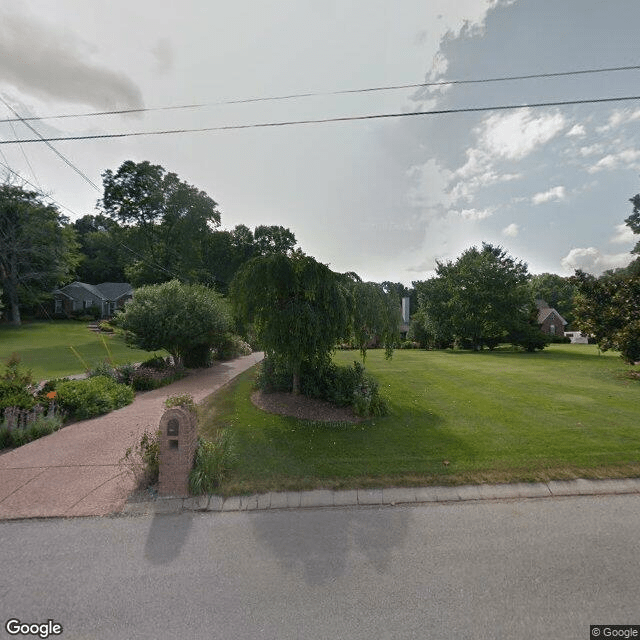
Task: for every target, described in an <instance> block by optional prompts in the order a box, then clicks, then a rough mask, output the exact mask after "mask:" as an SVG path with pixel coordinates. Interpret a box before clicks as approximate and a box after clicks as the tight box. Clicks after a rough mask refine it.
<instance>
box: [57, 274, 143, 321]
mask: <svg viewBox="0 0 640 640" xmlns="http://www.w3.org/2000/svg"><path fill="white" fill-rule="evenodd" d="M132 297H133V288H132V286H131V285H130V284H129V283H127V282H103V283H102V284H87V283H85V282H72V283H71V284H68V285H66V286H65V287H62V288H60V289H56V290H55V291H54V292H53V304H54V313H55V314H56V315H65V316H67V317H70V316H71V314H72V313H73V312H76V311H83V310H85V309H90V308H91V307H98V309H100V317H101V318H110V317H111V316H112V315H113V314H114V313H115V312H116V311H117V310H118V309H122V307H124V305H125V303H126V302H127V301H129V300H131V298H132Z"/></svg>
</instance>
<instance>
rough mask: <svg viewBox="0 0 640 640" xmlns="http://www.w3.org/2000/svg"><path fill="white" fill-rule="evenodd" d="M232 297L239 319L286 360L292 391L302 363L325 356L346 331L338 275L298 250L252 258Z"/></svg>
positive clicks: (345, 301) (344, 297)
mask: <svg viewBox="0 0 640 640" xmlns="http://www.w3.org/2000/svg"><path fill="white" fill-rule="evenodd" d="M230 296H231V299H232V301H233V303H234V306H235V310H236V313H237V314H238V317H239V318H240V320H241V321H242V322H244V323H247V324H249V323H253V324H254V326H255V329H256V333H257V336H258V340H259V341H260V344H261V345H262V347H263V348H264V349H265V351H266V352H267V353H270V354H277V355H278V356H279V357H281V358H282V359H283V360H284V361H286V362H287V364H288V366H289V367H290V369H291V371H292V388H293V389H294V392H296V393H297V392H298V391H299V388H300V387H299V377H300V370H301V367H302V364H303V362H306V363H310V364H312V363H315V362H320V361H323V360H324V359H325V358H326V357H327V355H328V353H329V352H330V351H331V350H332V349H333V348H334V346H335V345H336V343H337V342H338V341H339V340H340V339H341V338H345V337H347V336H348V333H349V329H350V326H349V306H348V294H347V291H346V289H345V286H344V285H343V283H342V282H341V279H340V278H339V277H338V276H337V275H336V274H335V273H333V272H332V271H331V270H330V269H329V268H328V267H326V266H325V265H323V264H320V263H319V262H316V261H315V260H314V259H313V258H311V257H309V256H305V255H303V254H301V253H297V254H294V255H291V256H286V255H283V254H271V255H267V256H261V257H258V258H253V259H252V260H250V261H249V262H247V263H246V264H244V265H243V266H242V267H241V268H240V270H239V271H238V273H237V274H236V276H235V278H234V280H233V282H232V283H231V287H230Z"/></svg>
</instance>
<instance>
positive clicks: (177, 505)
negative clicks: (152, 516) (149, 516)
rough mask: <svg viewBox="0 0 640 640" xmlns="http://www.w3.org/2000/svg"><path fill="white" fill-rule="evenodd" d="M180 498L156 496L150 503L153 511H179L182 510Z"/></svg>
mask: <svg viewBox="0 0 640 640" xmlns="http://www.w3.org/2000/svg"><path fill="white" fill-rule="evenodd" d="M182 502H183V499H182V498H158V499H157V500H155V501H154V502H152V503H151V504H152V505H153V513H179V512H180V511H182Z"/></svg>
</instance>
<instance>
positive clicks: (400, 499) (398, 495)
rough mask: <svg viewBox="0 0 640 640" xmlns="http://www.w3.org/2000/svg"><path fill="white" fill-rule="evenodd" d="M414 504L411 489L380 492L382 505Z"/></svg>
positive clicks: (413, 492)
mask: <svg viewBox="0 0 640 640" xmlns="http://www.w3.org/2000/svg"><path fill="white" fill-rule="evenodd" d="M414 502H416V490H415V489H414V488H413V487H391V488H389V489H383V490H382V504H407V503H409V504H412V503H414Z"/></svg>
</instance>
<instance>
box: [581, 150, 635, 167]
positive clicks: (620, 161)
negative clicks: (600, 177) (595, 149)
mask: <svg viewBox="0 0 640 640" xmlns="http://www.w3.org/2000/svg"><path fill="white" fill-rule="evenodd" d="M638 160H640V151H638V150H636V149H625V150H624V151H619V152H618V153H610V154H608V155H606V156H605V157H604V158H601V159H600V160H598V162H596V164H594V165H593V166H591V167H589V169H587V171H588V172H589V173H596V172H598V171H603V170H612V169H618V168H619V167H621V166H622V167H623V168H625V169H638V168H640V163H638V162H637V161H638ZM624 165H626V166H624Z"/></svg>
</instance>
